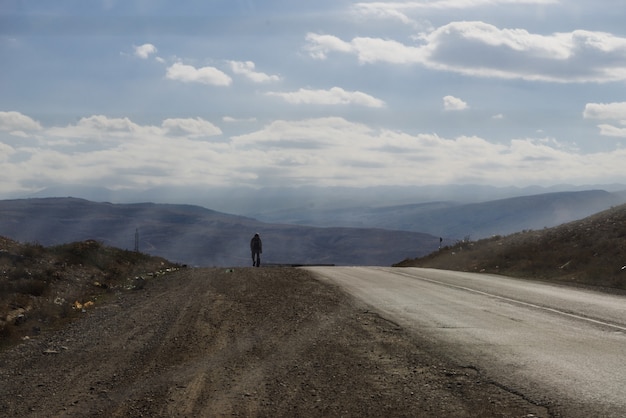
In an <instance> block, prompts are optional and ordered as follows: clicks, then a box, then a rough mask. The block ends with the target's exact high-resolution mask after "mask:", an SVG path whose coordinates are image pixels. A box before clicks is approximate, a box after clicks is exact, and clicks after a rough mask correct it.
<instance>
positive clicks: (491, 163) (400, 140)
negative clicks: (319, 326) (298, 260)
mask: <svg viewBox="0 0 626 418" xmlns="http://www.w3.org/2000/svg"><path fill="white" fill-rule="evenodd" d="M61 134H65V135H66V136H64V137H63V138H64V142H61V141H59V140H58V139H59V138H60V137H59V135H61ZM38 135H40V136H41V137H42V140H41V141H40V142H39V145H38V146H37V147H32V146H27V145H20V144H17V145H15V146H13V147H11V146H8V145H3V144H2V142H0V149H1V151H2V152H6V154H5V156H4V160H2V158H0V160H2V169H3V172H5V173H10V177H11V181H12V183H11V184H12V185H11V187H12V189H13V190H17V189H20V190H22V189H25V188H26V187H27V186H26V185H28V187H32V188H38V187H45V185H46V184H49V183H52V182H65V183H81V184H90V183H93V184H99V185H104V186H106V187H110V188H143V187H151V186H158V185H223V186H228V185H235V184H237V185H256V186H259V185H265V186H271V185H292V186H297V185H309V184H315V185H319V186H329V185H335V186H339V185H343V186H357V187H358V186H363V185H402V184H442V183H458V182H467V181H472V182H479V183H486V184H509V183H510V182H511V181H512V180H514V181H515V182H516V184H537V183H544V182H547V183H554V182H576V181H577V180H580V181H583V182H585V183H588V182H598V183H602V182H607V181H613V180H615V179H616V178H617V179H626V166H625V165H624V164H623V163H622V162H623V161H624V159H625V158H626V150H614V151H611V152H604V153H591V154H582V153H580V152H579V151H578V150H572V149H568V148H567V147H566V146H563V144H559V143H558V142H557V141H555V140H543V139H536V138H535V139H533V138H521V139H513V140H511V141H509V142H508V143H506V142H505V143H492V142H490V141H488V140H487V139H485V138H481V137H478V136H458V137H454V138H444V137H441V136H439V135H436V134H417V135H415V134H408V133H405V132H401V131H393V130H389V129H373V128H371V127H370V126H368V125H367V124H364V123H356V122H352V121H349V120H347V119H344V118H339V117H327V118H312V119H302V120H293V121H291V120H278V121H274V122H271V123H269V124H267V125H266V126H265V127H263V128H262V129H259V130H256V131H252V132H249V133H247V134H244V135H239V136H235V137H232V138H223V137H222V138H221V139H220V140H218V141H198V140H197V138H199V137H208V136H215V135H218V136H219V135H220V134H219V129H218V128H217V127H215V126H213V125H212V124H211V123H209V122H208V121H205V120H203V119H201V118H193V119H175V118H170V119H165V120H163V121H162V122H161V123H160V124H156V125H142V124H139V123H136V122H134V121H132V120H130V119H129V118H109V117H107V116H103V115H94V116H90V117H86V118H83V119H81V120H80V121H79V122H78V123H76V124H74V125H68V126H65V127H55V126H53V127H44V128H42V129H41V130H40V131H39V132H38ZM94 139H95V140H94ZM9 153H10V154H11V155H17V154H19V155H20V159H19V161H12V160H11V157H10V156H9Z"/></svg>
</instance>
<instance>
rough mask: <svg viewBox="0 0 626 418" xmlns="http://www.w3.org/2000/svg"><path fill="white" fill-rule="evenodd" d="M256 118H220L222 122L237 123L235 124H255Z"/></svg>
mask: <svg viewBox="0 0 626 418" xmlns="http://www.w3.org/2000/svg"><path fill="white" fill-rule="evenodd" d="M256 120H257V119H256V118H235V117H233V116H224V117H222V122H226V123H237V122H256Z"/></svg>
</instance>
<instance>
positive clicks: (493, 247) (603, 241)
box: [396, 205, 626, 291]
mask: <svg viewBox="0 0 626 418" xmlns="http://www.w3.org/2000/svg"><path fill="white" fill-rule="evenodd" d="M396 266H400V267H410V266H414V267H430V268H438V269H448V270H457V271H468V272H480V273H494V274H503V275H507V276H513V277H519V278H528V279H536V280H546V281H554V282H560V283H567V284H574V285H587V286H595V287H602V288H608V289H612V290H620V291H623V290H626V205H621V206H617V207H614V208H611V209H609V210H606V211H603V212H600V213H597V214H595V215H592V216H589V217H587V218H584V219H581V220H578V221H574V222H570V223H566V224H563V225H560V226H557V227H553V228H546V229H544V230H540V231H522V232H518V233H515V234H512V235H507V236H494V237H491V238H487V239H482V240H478V241H471V240H470V239H465V240H463V241H459V242H457V243H456V244H455V245H452V246H447V247H443V248H441V249H440V250H438V251H436V252H434V253H432V254H429V255H427V256H425V257H421V258H417V259H407V260H404V261H402V262H400V263H398V264H396Z"/></svg>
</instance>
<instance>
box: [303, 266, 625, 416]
mask: <svg viewBox="0 0 626 418" xmlns="http://www.w3.org/2000/svg"><path fill="white" fill-rule="evenodd" d="M307 270H309V271H312V272H314V273H315V274H317V275H318V277H320V278H322V279H324V280H328V281H330V282H333V283H336V284H337V285H339V286H341V287H342V288H343V289H345V290H346V291H347V292H348V293H350V294H352V295H354V296H356V297H358V298H360V299H361V300H363V301H365V302H366V303H368V304H369V305H371V306H372V307H373V309H375V310H377V311H378V312H379V313H380V314H381V315H383V316H384V317H385V318H387V319H389V320H392V321H394V322H397V323H398V324H400V325H402V326H403V327H405V328H408V329H411V330H413V331H414V332H415V333H416V334H418V335H419V336H420V337H421V338H424V339H427V340H429V341H431V342H433V343H434V344H435V346H437V347H440V348H441V350H442V352H443V353H445V355H446V356H449V357H450V358H452V359H453V360H454V361H457V362H458V363H459V364H461V365H464V366H468V367H474V368H476V369H478V370H480V372H481V373H483V374H485V375H487V376H488V377H489V378H490V379H493V381H494V382H496V383H497V384H499V385H501V386H502V387H505V388H507V389H508V390H511V391H513V392H515V393H518V394H521V395H522V396H524V397H525V398H527V399H529V400H531V401H533V402H536V403H542V404H550V405H558V407H557V408H556V410H557V411H558V413H559V415H563V416H567V417H578V416H581V417H582V416H586V417H587V416H602V417H623V416H626V297H624V296H617V295H608V294H604V293H599V292H594V291H589V290H583V289H575V288H569V287H565V286H558V285H551V284H546V283H537V282H530V281H523V280H516V279H511V278H506V277H502V276H494V275H481V274H472V273H461V272H452V271H442V270H432V269H419V268H391V267H388V268H386V267H309V268H307Z"/></svg>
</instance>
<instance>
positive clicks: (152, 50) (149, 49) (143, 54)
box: [134, 44, 157, 60]
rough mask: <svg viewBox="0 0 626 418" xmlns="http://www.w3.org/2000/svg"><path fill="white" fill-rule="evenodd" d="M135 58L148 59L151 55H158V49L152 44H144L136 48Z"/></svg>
mask: <svg viewBox="0 0 626 418" xmlns="http://www.w3.org/2000/svg"><path fill="white" fill-rule="evenodd" d="M134 48H135V56H136V57H139V58H141V59H144V60H145V59H148V57H150V55H152V54H156V52H157V48H156V47H155V46H154V45H152V44H143V45H140V46H135V47H134Z"/></svg>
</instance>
